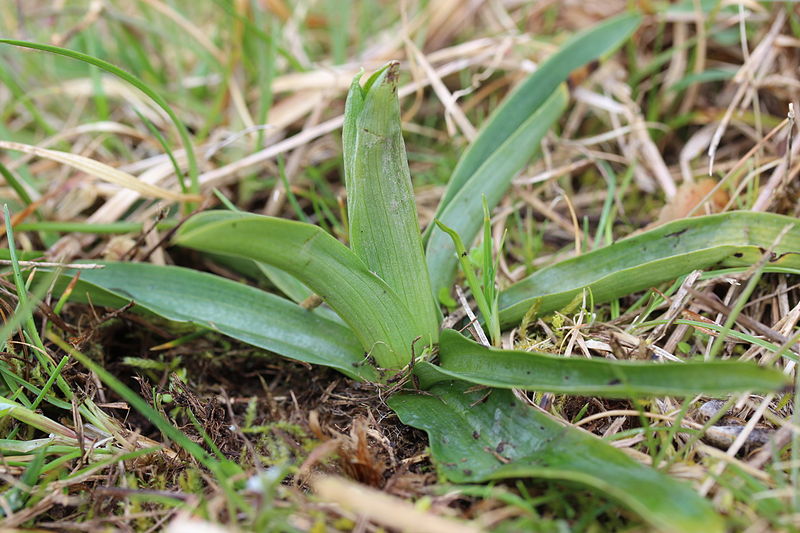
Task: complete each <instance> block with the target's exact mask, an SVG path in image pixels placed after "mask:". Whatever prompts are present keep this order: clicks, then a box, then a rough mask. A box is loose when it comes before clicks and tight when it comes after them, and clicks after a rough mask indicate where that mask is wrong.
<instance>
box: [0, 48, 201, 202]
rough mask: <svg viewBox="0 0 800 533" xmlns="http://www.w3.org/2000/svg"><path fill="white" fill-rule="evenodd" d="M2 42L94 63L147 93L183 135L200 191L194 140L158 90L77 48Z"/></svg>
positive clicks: (193, 187) (192, 189)
mask: <svg viewBox="0 0 800 533" xmlns="http://www.w3.org/2000/svg"><path fill="white" fill-rule="evenodd" d="M0 44H10V45H13V46H20V47H23V48H31V49H33V50H40V51H42V52H50V53H51V54H58V55H61V56H65V57H69V58H72V59H77V60H78V61H83V62H84V63H89V64H90V65H94V66H96V67H99V68H101V69H103V70H105V71H106V72H110V73H111V74H114V75H115V76H117V77H119V78H121V79H123V80H125V81H126V82H128V83H130V84H131V85H133V86H134V87H136V88H137V89H139V90H140V91H142V92H143V93H144V94H146V95H147V96H148V97H149V98H150V99H151V100H152V101H153V102H155V103H156V104H158V106H159V107H160V108H161V109H163V110H164V112H165V113H166V114H167V115H169V118H170V119H171V120H172V123H173V124H175V127H176V128H177V130H178V135H180V137H181V142H183V147H184V149H186V160H187V161H188V163H189V177H190V179H191V187H190V188H188V190H189V192H192V193H193V194H199V193H200V182H199V180H198V176H199V172H198V170H197V158H196V157H195V155H194V147H193V146H192V141H191V140H190V139H189V131H188V130H187V129H186V126H185V125H184V124H183V122H182V121H181V120H180V119H179V118H178V115H176V114H175V112H174V111H173V110H172V108H171V107H170V106H169V104H168V103H167V101H166V100H164V99H163V98H162V97H161V96H160V95H159V94H158V93H157V92H155V91H154V90H153V89H151V88H150V87H148V86H147V84H146V83H144V82H143V81H142V80H140V79H139V78H137V77H136V76H134V75H132V74H130V73H128V72H125V71H124V70H122V69H121V68H119V67H117V66H114V65H112V64H111V63H109V62H108V61H103V60H102V59H99V58H96V57H93V56H90V55H88V54H84V53H82V52H77V51H75V50H69V49H67V48H61V47H58V46H53V45H50V44H42V43H34V42H30V41H18V40H15V39H0ZM182 177H183V176H182V175H178V181H179V182H180V183H181V188H182V190H183V192H187V187H185V186H184V183H183V179H182Z"/></svg>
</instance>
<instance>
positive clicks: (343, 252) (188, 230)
mask: <svg viewBox="0 0 800 533" xmlns="http://www.w3.org/2000/svg"><path fill="white" fill-rule="evenodd" d="M175 240H176V243H177V244H180V245H182V246H188V247H190V248H195V249H198V250H203V251H207V252H215V253H222V254H228V255H234V256H238V257H245V258H248V259H253V260H256V261H260V262H263V263H267V264H270V265H273V266H275V267H278V268H280V269H282V270H285V271H286V272H288V273H290V274H291V275H292V276H294V277H295V278H297V279H298V280H300V281H301V282H303V283H304V284H305V285H306V286H308V288H310V289H311V290H312V291H314V292H315V293H316V294H318V295H319V296H320V297H321V298H322V299H323V300H324V301H325V302H327V303H328V305H330V306H331V307H332V308H333V309H334V311H336V312H337V313H338V314H339V316H341V317H342V319H343V320H344V321H345V322H346V323H347V324H348V325H349V326H350V327H351V328H352V329H353V331H354V332H355V334H356V336H357V337H358V339H359V340H360V341H361V345H362V347H363V348H364V350H365V351H366V352H368V353H370V354H371V355H372V356H374V358H375V360H376V361H377V363H378V365H379V366H380V367H381V368H386V369H401V368H403V367H404V366H406V365H407V364H408V363H409V362H410V361H411V346H412V343H413V342H414V340H415V338H416V337H418V336H420V335H422V334H423V333H424V330H423V328H422V327H420V324H422V322H421V321H420V320H419V317H418V316H417V315H412V313H410V312H409V310H408V309H407V308H406V305H405V303H404V302H403V301H401V300H400V298H399V297H398V296H397V295H396V294H395V292H394V291H393V290H392V289H391V287H389V286H388V285H387V284H386V282H384V281H383V280H382V279H381V278H380V277H378V276H377V275H376V274H375V273H373V272H371V271H370V270H369V268H368V267H367V266H366V265H365V264H364V262H363V261H361V259H359V258H358V256H356V254H354V253H353V252H352V251H351V250H349V249H348V248H347V247H346V246H345V245H343V244H342V243H340V242H339V241H337V240H336V239H334V238H333V237H331V236H330V235H328V234H327V233H325V232H324V231H323V230H322V229H321V228H319V227H317V226H312V225H310V224H304V223H302V222H295V221H291V220H283V219H278V218H273V217H265V216H259V215H250V214H242V213H232V212H225V211H216V212H213V211H212V212H207V213H201V214H199V215H197V216H195V217H193V218H191V219H189V220H188V221H187V222H186V224H184V225H183V226H182V227H181V229H180V230H179V231H178V234H177V235H176V239H175ZM376 317H377V318H376Z"/></svg>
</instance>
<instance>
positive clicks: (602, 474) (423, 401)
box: [388, 381, 723, 533]
mask: <svg viewBox="0 0 800 533" xmlns="http://www.w3.org/2000/svg"><path fill="white" fill-rule="evenodd" d="M471 389H474V387H473V386H472V385H471V384H469V383H465V382H463V381H448V382H443V383H439V384H437V385H435V386H434V387H433V388H431V389H430V391H429V392H430V394H428V395H422V394H417V393H403V394H398V395H395V396H393V397H391V398H390V399H389V402H388V403H389V406H390V407H391V408H392V409H394V410H395V412H397V414H398V416H399V417H400V420H402V421H403V423H405V424H408V425H411V426H414V427H416V428H419V429H422V430H424V431H426V432H427V433H428V437H429V439H430V448H431V455H432V457H433V459H434V461H435V463H436V465H437V470H438V471H439V473H440V475H442V476H444V477H446V478H447V479H448V480H450V481H452V482H455V483H476V482H482V481H490V480H495V479H504V478H520V477H533V478H543V479H554V480H568V481H573V482H577V483H580V484H582V485H586V486H589V487H591V488H593V489H595V490H596V491H598V492H601V493H602V494H605V495H607V496H609V497H611V498H613V499H614V500H616V501H618V502H620V503H621V504H623V505H624V506H626V507H628V508H629V509H631V510H632V511H634V512H636V513H638V514H639V515H640V516H641V517H642V518H643V519H644V520H646V521H647V522H649V523H650V524H651V525H652V526H653V527H654V528H656V529H658V530H661V531H672V532H682V533H713V532H721V531H723V527H722V520H721V519H720V517H719V516H718V515H717V514H716V513H715V512H714V510H713V508H712V507H711V505H710V504H709V503H708V502H706V501H705V500H704V499H703V498H702V497H700V496H699V495H698V494H697V493H696V492H695V491H694V490H693V489H692V487H691V486H689V485H688V484H685V483H682V482H679V481H676V480H674V479H672V478H670V477H669V476H667V475H665V474H662V473H661V472H657V471H656V470H653V469H652V468H650V467H647V466H644V465H641V464H639V463H637V462H636V461H634V460H633V459H631V458H630V457H628V456H627V455H626V454H625V453H623V452H622V451H621V450H617V449H616V448H614V447H612V446H611V445H609V444H607V443H606V442H603V441H602V440H600V439H598V438H597V437H595V436H593V435H591V434H590V433H586V432H584V431H580V430H578V429H574V428H571V427H568V426H565V425H563V424H562V423H561V422H558V421H556V420H555V419H553V418H551V417H550V416H548V415H546V414H544V413H541V412H539V411H536V410H534V409H533V408H531V407H529V406H527V405H524V404H522V402H520V401H519V400H517V399H516V398H514V396H513V394H512V392H511V391H505V390H492V391H491V393H490V394H488V396H487V391H486V390H478V391H475V390H471ZM498 413H501V415H498Z"/></svg>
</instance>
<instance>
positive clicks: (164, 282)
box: [54, 263, 377, 380]
mask: <svg viewBox="0 0 800 533" xmlns="http://www.w3.org/2000/svg"><path fill="white" fill-rule="evenodd" d="M103 264H104V265H105V268H102V269H97V270H86V271H82V272H81V277H80V281H79V282H78V284H77V286H76V287H75V289H74V290H73V293H72V296H71V299H72V300H77V301H83V302H89V301H90V302H92V303H93V304H94V305H102V306H109V307H121V306H122V305H125V304H126V303H128V302H130V301H134V302H135V303H136V305H137V306H138V307H139V308H141V309H143V310H146V311H149V312H151V313H154V314H156V315H158V316H161V317H164V318H166V319H169V320H173V321H177V322H189V323H192V324H196V325H198V326H201V327H204V328H208V329H210V330H213V331H218V332H220V333H223V334H225V335H228V336H229V337H233V338H235V339H238V340H241V341H244V342H246V343H248V344H252V345H253V346H258V347H259V348H264V349H266V350H270V351H272V352H275V353H277V354H280V355H283V356H285V357H289V358H291V359H296V360H298V361H305V362H308V363H313V364H319V365H324V366H330V367H333V368H335V369H337V370H339V371H341V372H343V373H345V374H347V375H349V376H351V377H354V378H357V379H368V380H374V379H376V378H377V374H376V373H375V372H374V370H373V369H372V368H371V367H369V366H368V365H361V363H362V362H363V360H364V351H363V350H362V349H361V346H360V345H359V342H358V340H357V339H356V338H355V336H354V335H353V333H352V332H351V331H350V330H349V329H348V328H346V327H345V326H343V325H342V324H340V323H338V322H334V321H332V320H329V319H326V318H324V317H322V316H320V315H319V314H317V313H313V312H311V311H308V310H306V309H303V308H302V307H300V306H298V305H296V304H294V303H292V302H290V301H288V300H285V299H283V298H280V297H278V296H275V295H273V294H270V293H267V292H264V291H261V290H259V289H256V288H253V287H249V286H247V285H244V284H242V283H237V282H235V281H232V280H228V279H225V278H221V277H219V276H215V275H212V274H207V273H204V272H197V271H195V270H190V269H187V268H182V267H175V266H158V265H151V264H146V263H103ZM73 274H74V273H70V272H68V273H66V274H65V275H63V276H62V277H61V279H60V281H59V283H58V284H56V287H55V289H54V291H55V292H56V293H59V292H60V291H62V290H63V289H64V287H65V286H66V284H67V283H68V282H69V280H70V278H71V276H72V275H73Z"/></svg>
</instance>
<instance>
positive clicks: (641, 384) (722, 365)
mask: <svg viewBox="0 0 800 533" xmlns="http://www.w3.org/2000/svg"><path fill="white" fill-rule="evenodd" d="M439 365H440V367H439V368H437V369H436V370H437V373H438V374H440V376H439V378H438V379H448V378H457V379H461V380H465V381H469V382H471V383H478V384H480V385H487V386H490V387H500V388H504V389H509V388H520V389H527V390H538V391H547V392H560V393H565V394H576V395H582V396H603V397H608V398H628V397H633V396H642V395H652V396H656V395H658V396H660V395H672V396H685V395H690V394H708V395H717V394H719V395H725V394H730V393H733V392H744V391H758V392H767V391H776V390H780V389H781V388H783V387H786V386H788V385H789V379H788V377H787V376H785V375H784V374H783V373H782V372H778V371H777V370H772V369H768V368H764V367H760V366H758V365H756V364H753V363H740V362H736V361H714V362H703V361H696V362H687V363H663V364H662V363H654V362H644V361H643V362H636V361H611V360H607V359H584V358H582V357H581V358H578V357H575V358H567V357H560V356H557V355H552V354H546V353H541V352H527V351H520V350H496V349H490V348H487V347H485V346H481V345H480V344H478V343H476V342H473V341H471V340H469V339H467V338H465V337H464V336H463V335H461V334H459V333H457V332H456V331H454V330H445V331H443V332H442V335H441V342H440V344H439Z"/></svg>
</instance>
